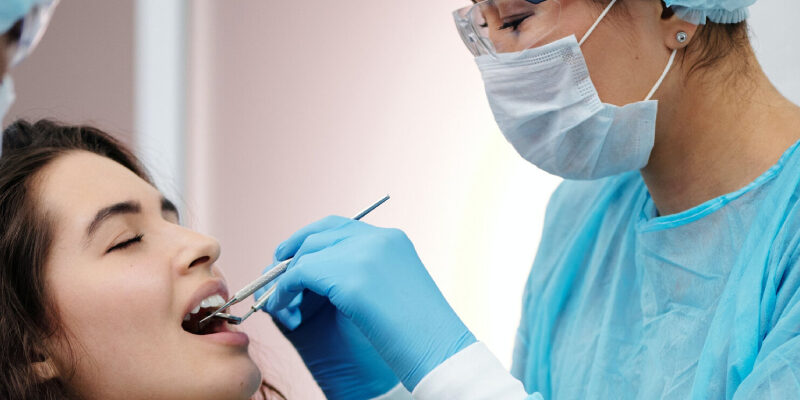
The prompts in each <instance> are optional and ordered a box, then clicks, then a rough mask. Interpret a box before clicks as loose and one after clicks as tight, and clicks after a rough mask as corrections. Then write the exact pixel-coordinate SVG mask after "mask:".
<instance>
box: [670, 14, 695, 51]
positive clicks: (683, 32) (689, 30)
mask: <svg viewBox="0 0 800 400" xmlns="http://www.w3.org/2000/svg"><path fill="white" fill-rule="evenodd" d="M661 4H662V7H663V4H664V3H663V2H662V3H661ZM661 30H662V32H663V37H664V45H665V46H666V47H667V48H668V49H670V50H676V49H677V50H680V49H684V48H686V46H688V45H689V43H691V41H692V39H693V38H694V36H695V33H697V25H695V24H692V23H690V22H686V21H684V20H682V19H680V18H678V16H677V15H675V13H674V12H673V11H672V10H671V9H669V8H666V7H664V8H663V11H662V13H661Z"/></svg>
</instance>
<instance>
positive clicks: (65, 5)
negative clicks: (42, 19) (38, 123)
mask: <svg viewBox="0 0 800 400" xmlns="http://www.w3.org/2000/svg"><path fill="white" fill-rule="evenodd" d="M133 6H134V2H133V1H107V0H67V1H62V2H61V3H60V4H59V5H58V8H57V9H56V14H55V18H54V19H53V21H52V23H51V24H50V27H49V28H48V31H47V34H46V35H45V36H44V38H43V39H42V41H41V43H40V45H39V47H38V48H37V49H36V51H35V52H34V53H33V54H32V55H31V56H30V57H29V58H28V59H26V60H25V61H23V62H22V63H21V64H20V65H19V66H18V67H17V68H16V69H14V70H12V71H11V76H12V77H13V78H14V83H15V86H16V90H17V101H16V103H15V104H14V106H13V107H12V108H11V111H10V113H9V115H8V116H7V117H6V122H10V121H12V119H13V118H19V117H25V118H42V117H48V118H57V119H60V120H63V121H65V122H74V123H79V122H91V123H92V124H94V125H97V126H100V127H102V128H105V129H108V130H109V131H110V132H112V133H114V134H116V135H117V136H119V137H122V138H123V139H124V140H126V141H127V142H128V143H130V140H131V137H132V136H131V135H132V134H133V46H134V42H133V40H134V27H133Z"/></svg>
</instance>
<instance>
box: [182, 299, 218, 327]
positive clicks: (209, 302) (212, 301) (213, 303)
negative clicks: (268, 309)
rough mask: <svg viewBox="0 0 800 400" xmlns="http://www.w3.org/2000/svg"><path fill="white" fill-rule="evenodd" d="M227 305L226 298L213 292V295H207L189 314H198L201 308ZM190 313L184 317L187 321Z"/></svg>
mask: <svg viewBox="0 0 800 400" xmlns="http://www.w3.org/2000/svg"><path fill="white" fill-rule="evenodd" d="M224 305H225V299H224V298H222V296H220V295H218V294H212V295H211V296H208V297H206V298H205V299H203V301H201V302H200V304H198V305H197V306H196V307H195V308H193V309H192V311H189V314H197V313H198V312H199V311H200V309H201V308H217V307H222V306H224ZM189 314H186V316H184V317H183V319H184V320H185V321H188V320H189Z"/></svg>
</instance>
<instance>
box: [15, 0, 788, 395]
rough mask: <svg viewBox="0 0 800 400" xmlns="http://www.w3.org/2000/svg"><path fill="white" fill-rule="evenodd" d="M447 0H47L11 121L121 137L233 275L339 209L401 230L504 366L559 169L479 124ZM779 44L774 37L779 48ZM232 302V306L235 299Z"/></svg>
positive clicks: (759, 15) (767, 12)
mask: <svg viewBox="0 0 800 400" xmlns="http://www.w3.org/2000/svg"><path fill="white" fill-rule="evenodd" d="M465 4H467V1H465V0H437V1H423V0H410V1H395V2H386V1H381V2H376V1H372V0H349V1H344V2H335V3H334V2H329V1H321V0H307V1H302V2H301V1H285V2H275V1H269V2H267V1H258V0H227V1H222V0H216V1H214V0H191V1H178V0H113V1H108V0H62V2H61V4H60V5H59V7H58V8H57V10H56V13H55V18H54V20H53V22H52V24H51V26H50V28H49V31H48V33H47V34H46V35H45V37H44V39H43V41H42V43H41V44H40V46H39V48H38V49H37V50H36V51H35V52H34V54H33V55H32V56H31V57H29V58H28V59H27V60H26V61H24V62H23V64H22V65H21V67H18V68H17V69H15V70H14V71H12V76H13V77H14V79H15V83H16V87H17V93H18V100H17V103H16V104H15V106H14V107H13V108H12V110H11V113H10V114H9V117H7V120H6V121H5V122H6V123H8V122H9V121H10V120H11V119H14V118H19V117H26V118H39V117H49V118H56V119H59V120H62V121H65V122H74V123H91V124H94V125H97V126H99V127H101V128H104V129H106V130H108V131H109V132H112V133H113V134H115V135H117V136H118V137H121V138H123V140H124V141H126V142H127V143H129V144H130V145H132V146H133V147H134V148H135V149H136V150H137V152H138V153H139V154H140V155H141V156H142V157H143V158H144V159H145V162H146V163H147V165H148V167H149V169H150V170H151V172H153V174H154V175H156V178H157V181H158V184H159V186H160V187H161V188H162V190H163V191H164V192H166V193H167V194H168V195H169V196H170V197H171V198H174V199H175V200H177V202H178V203H180V204H181V205H182V208H183V214H184V216H185V220H186V223H187V224H188V225H190V226H192V227H194V228H196V229H197V230H200V231H202V232H205V233H208V234H210V235H212V236H215V237H216V238H218V239H219V241H220V242H221V244H222V248H223V256H222V259H221V260H220V265H221V266H222V267H223V269H224V270H225V271H226V275H227V279H228V282H229V287H230V288H231V289H232V290H235V289H236V288H239V287H241V286H242V285H244V284H245V283H246V282H248V281H249V280H250V279H252V278H254V277H255V276H256V275H257V274H259V273H260V272H261V270H262V269H263V268H264V267H265V266H267V265H268V264H269V263H270V262H271V259H272V253H273V250H274V248H275V247H276V246H277V245H278V243H280V242H281V241H282V240H284V239H285V238H287V237H288V236H289V235H290V234H291V233H292V232H294V231H295V230H296V229H298V228H300V227H302V226H303V225H305V224H307V223H310V222H312V221H314V220H317V219H319V218H321V217H324V216H326V215H329V214H338V215H345V216H350V215H352V214H354V213H356V212H358V211H360V210H361V209H363V208H364V207H366V206H367V205H369V204H371V203H372V202H373V201H375V200H377V199H378V198H380V197H381V196H383V195H384V194H386V193H389V194H391V195H392V200H391V201H390V202H389V203H387V204H386V205H384V206H382V207H381V208H380V209H378V210H376V211H375V212H374V213H372V214H370V215H369V217H367V218H366V219H365V220H366V221H367V222H370V223H373V224H376V225H380V226H392V227H398V228H401V229H403V230H404V231H406V233H407V234H408V236H409V237H410V238H411V239H412V240H413V241H414V243H415V245H416V246H417V251H418V253H419V255H420V257H421V258H422V260H423V262H424V263H425V264H426V266H427V267H428V268H429V269H430V271H431V274H432V275H433V277H434V279H435V280H436V282H437V283H438V284H439V286H440V287H441V289H442V292H444V294H445V296H446V297H447V298H448V299H449V300H450V302H451V304H452V305H453V307H454V308H455V310H456V311H457V312H458V313H459V315H461V317H462V318H463V319H464V320H465V322H466V323H467V325H468V326H469V327H470V328H471V329H472V330H473V332H474V333H475V334H476V336H477V337H478V338H479V339H481V340H483V341H484V342H486V343H487V344H488V346H489V347H490V348H491V349H492V350H493V351H494V352H495V354H496V355H497V356H498V357H499V358H500V359H501V360H502V361H503V362H504V363H505V364H506V366H509V365H510V362H511V349H512V347H513V340H514V334H515V330H516V326H517V323H518V320H519V312H520V301H521V295H522V290H523V286H524V283H525V280H526V278H527V275H528V272H529V269H530V265H531V263H532V261H533V257H534V255H535V253H536V247H537V244H538V242H539V236H540V233H541V228H542V221H543V217H544V210H545V205H546V203H547V199H548V197H549V195H550V194H551V193H552V191H553V190H554V188H555V187H556V185H557V184H558V182H559V180H558V179H556V178H554V177H552V176H549V175H547V174H545V173H543V172H541V171H539V170H537V169H536V168H535V167H533V166H531V165H529V164H527V163H526V162H525V161H523V160H522V159H521V158H520V157H518V156H517V155H516V153H515V152H514V150H513V149H512V148H511V146H510V145H508V144H507V143H506V142H505V140H504V139H503V137H502V135H501V134H500V132H499V130H498V129H497V127H496V125H495V124H494V121H493V119H492V115H491V113H490V111H489V108H488V104H487V103H486V100H485V96H484V93H483V87H482V83H481V80H480V76H479V73H478V71H477V68H476V67H475V66H474V63H473V60H472V56H471V55H470V53H469V52H468V51H467V50H466V48H465V47H464V46H463V45H462V43H461V41H460V39H459V37H458V34H457V33H456V31H455V28H454V27H453V23H452V20H451V17H450V13H451V12H452V11H453V10H454V9H456V8H458V7H462V6H464V5H465ZM798 15H800V2H797V1H794V0H769V1H761V2H759V3H758V4H757V5H756V6H754V7H753V8H752V18H751V20H750V23H751V29H752V33H753V40H754V44H755V47H756V49H757V52H758V55H759V58H760V60H761V62H762V64H763V66H764V68H765V69H766V70H767V73H768V75H769V76H770V78H771V79H772V80H773V81H774V82H775V83H776V85H777V86H778V88H780V89H781V90H782V91H783V92H784V94H785V95H786V96H788V97H789V98H790V99H792V100H793V101H795V102H800V79H798V78H797V65H798V64H800V51H798V50H797V47H796V46H794V41H793V40H792V39H793V38H791V37H786V35H787V33H786V32H788V31H789V30H787V29H786V27H788V26H792V24H793V23H795V21H794V19H795V18H796V16H798ZM793 46H794V47H793ZM247 306H248V305H244V307H247ZM244 329H245V330H247V331H248V332H250V333H251V337H252V338H253V343H254V344H253V345H252V347H253V352H254V353H255V355H256V357H257V358H258V359H259V360H260V362H261V364H262V365H263V367H264V369H265V372H266V373H265V376H266V378H267V379H268V380H270V381H271V382H273V383H275V384H276V385H277V386H278V387H279V388H280V389H281V390H283V391H284V393H285V394H287V395H288V397H289V398H294V399H297V398H302V399H321V398H323V396H322V393H321V392H320V391H319V389H318V388H317V387H316V384H315V383H314V381H313V380H312V379H311V376H310V374H309V373H308V372H307V371H306V370H305V368H304V367H303V365H302V362H301V360H300V358H299V357H298V356H297V354H296V353H295V352H294V351H293V349H292V348H291V346H290V345H289V344H288V342H286V341H285V340H284V339H283V337H282V336H281V335H280V333H279V332H278V331H277V330H276V329H275V327H274V326H273V325H272V322H271V321H270V319H269V318H268V317H267V316H266V315H261V316H260V317H259V316H257V317H255V318H252V319H251V320H249V321H248V323H247V324H245V325H244Z"/></svg>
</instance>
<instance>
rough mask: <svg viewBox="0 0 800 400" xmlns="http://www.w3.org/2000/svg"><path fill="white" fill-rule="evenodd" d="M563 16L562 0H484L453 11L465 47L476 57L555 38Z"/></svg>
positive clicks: (526, 46) (513, 49) (525, 47)
mask: <svg viewBox="0 0 800 400" xmlns="http://www.w3.org/2000/svg"><path fill="white" fill-rule="evenodd" d="M560 16H561V2H560V1H559V0H544V1H541V0H540V2H539V3H538V4H537V3H534V2H532V0H484V1H481V2H478V3H476V4H473V5H471V6H469V7H464V8H461V9H458V10H456V11H455V12H453V18H454V19H455V23H456V27H457V28H458V32H459V34H460V35H461V39H462V40H463V41H464V44H465V45H466V46H467V48H468V49H469V50H470V52H472V54H473V55H475V56H481V55H486V54H491V55H497V54H500V53H513V52H517V51H522V50H526V49H529V48H532V47H538V46H541V45H544V44H547V43H549V42H551V41H554V40H556V39H560V38H553V37H551V36H552V35H551V34H552V33H553V31H554V30H555V28H556V27H557V26H558V22H559V18H560Z"/></svg>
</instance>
